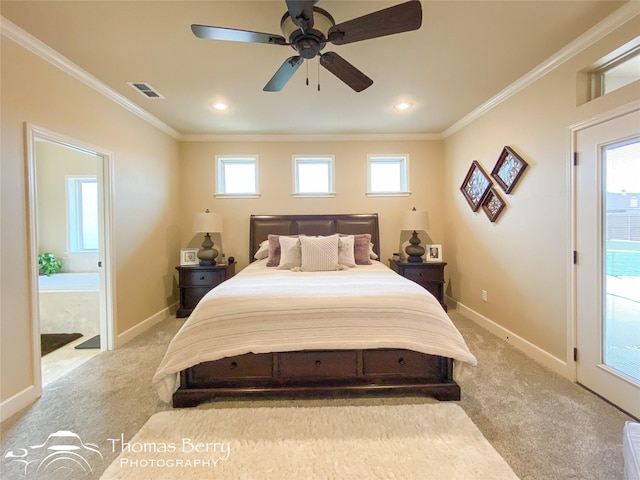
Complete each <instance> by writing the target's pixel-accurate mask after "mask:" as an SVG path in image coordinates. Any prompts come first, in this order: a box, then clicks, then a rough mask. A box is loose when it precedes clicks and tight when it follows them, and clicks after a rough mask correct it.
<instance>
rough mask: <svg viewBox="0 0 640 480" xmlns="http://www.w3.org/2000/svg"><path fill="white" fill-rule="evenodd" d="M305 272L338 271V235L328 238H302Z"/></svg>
mask: <svg viewBox="0 0 640 480" xmlns="http://www.w3.org/2000/svg"><path fill="white" fill-rule="evenodd" d="M300 245H301V246H302V266H301V269H302V271H304V272H320V271H327V270H337V269H338V235H337V234H336V235H330V236H328V237H300Z"/></svg>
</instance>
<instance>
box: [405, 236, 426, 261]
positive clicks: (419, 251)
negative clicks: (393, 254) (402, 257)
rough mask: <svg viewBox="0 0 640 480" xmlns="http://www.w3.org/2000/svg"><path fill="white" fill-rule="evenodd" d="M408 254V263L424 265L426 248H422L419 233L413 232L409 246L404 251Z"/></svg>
mask: <svg viewBox="0 0 640 480" xmlns="http://www.w3.org/2000/svg"><path fill="white" fill-rule="evenodd" d="M404 251H405V253H406V254H407V262H409V263H422V256H423V255H424V252H425V250H424V247H421V246H420V239H419V238H418V232H416V231H415V230H414V231H413V235H411V238H410V239H409V245H407V246H406V247H405V249H404Z"/></svg>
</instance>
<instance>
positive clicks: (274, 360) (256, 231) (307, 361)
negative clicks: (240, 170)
mask: <svg viewBox="0 0 640 480" xmlns="http://www.w3.org/2000/svg"><path fill="white" fill-rule="evenodd" d="M334 233H346V234H360V233H369V234H371V241H372V243H373V244H374V251H375V252H376V253H377V254H378V255H380V233H379V225H378V215H377V214H355V215H347V214H336V215H252V216H251V220H250V226H249V259H250V261H253V255H254V253H255V252H256V251H257V250H258V248H259V246H260V243H261V242H262V241H264V240H266V239H267V235H269V234H275V235H295V234H305V235H331V234H334ZM398 393H400V394H402V393H404V394H422V395H426V396H431V397H435V398H436V399H438V400H460V387H459V386H458V384H457V383H455V381H454V380H453V360H452V359H450V358H446V357H441V356H437V355H426V354H423V353H419V352H414V351H410V350H403V349H370V350H302V351H296V352H279V353H264V354H253V353H248V354H245V355H239V356H235V357H228V358H223V359H220V360H216V361H212V362H204V363H200V364H198V365H195V366H193V367H190V368H188V369H186V370H183V371H182V372H180V387H179V389H178V390H177V391H176V392H175V393H174V395H173V406H174V407H176V408H178V407H192V406H195V405H197V404H199V403H201V402H204V401H207V400H212V399H215V398H216V397H244V398H247V397H253V396H275V395H284V396H289V397H299V396H344V395H350V394H380V395H389V394H398Z"/></svg>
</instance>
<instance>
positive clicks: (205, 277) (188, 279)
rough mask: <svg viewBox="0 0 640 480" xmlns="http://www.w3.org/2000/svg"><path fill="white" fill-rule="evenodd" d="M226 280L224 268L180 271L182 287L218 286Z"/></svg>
mask: <svg viewBox="0 0 640 480" xmlns="http://www.w3.org/2000/svg"><path fill="white" fill-rule="evenodd" d="M223 280H224V270H220V271H208V272H207V271H205V272H202V271H196V270H194V271H193V272H189V271H182V272H180V286H181V287H197V286H207V285H209V286H216V285H218V284H220V283H222V281H223Z"/></svg>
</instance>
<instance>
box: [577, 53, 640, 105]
mask: <svg viewBox="0 0 640 480" xmlns="http://www.w3.org/2000/svg"><path fill="white" fill-rule="evenodd" d="M618 51H619V50H618ZM618 51H617V52H618ZM617 52H615V53H617ZM639 58H640V45H635V46H633V47H632V48H630V49H629V48H627V49H625V51H624V52H623V53H620V54H618V55H616V56H615V57H614V58H612V59H611V60H609V61H606V63H604V64H602V65H600V66H598V67H597V68H595V69H594V70H592V71H591V72H589V80H590V84H591V85H590V87H591V96H590V100H594V99H596V98H599V97H602V96H604V95H608V94H610V93H611V92H615V91H616V90H618V89H620V88H623V87H626V86H627V85H631V84H632V83H635V82H637V81H638V80H640V77H638V78H636V79H635V80H632V81H631V82H629V83H626V84H624V85H622V86H619V87H617V88H614V89H612V90H610V91H608V92H605V75H606V74H607V73H608V72H610V71H611V70H613V69H614V68H616V67H619V66H620V65H622V64H624V63H626V62H628V61H630V60H632V59H636V60H638V59H639Z"/></svg>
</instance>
